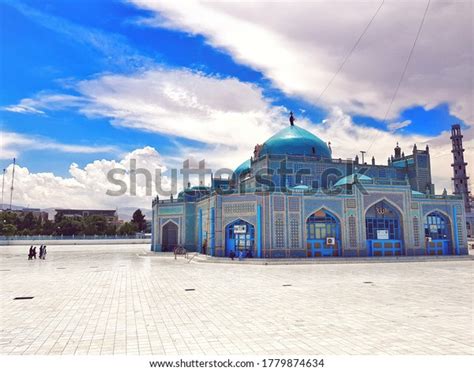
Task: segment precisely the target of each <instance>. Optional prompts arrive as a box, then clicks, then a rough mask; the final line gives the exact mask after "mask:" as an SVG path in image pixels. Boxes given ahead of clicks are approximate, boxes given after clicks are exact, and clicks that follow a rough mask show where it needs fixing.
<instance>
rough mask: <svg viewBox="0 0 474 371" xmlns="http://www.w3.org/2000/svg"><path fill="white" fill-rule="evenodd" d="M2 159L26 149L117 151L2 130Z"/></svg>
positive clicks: (16, 154)
mask: <svg viewBox="0 0 474 371" xmlns="http://www.w3.org/2000/svg"><path fill="white" fill-rule="evenodd" d="M1 134H2V140H1V142H0V144H1V151H0V159H11V158H13V157H18V155H19V154H20V153H22V152H26V151H38V150H40V151H44V150H56V151H59V152H67V153H110V152H113V153H116V152H117V151H118V149H117V148H116V147H114V146H84V145H77V144H66V143H58V142H56V141H54V140H52V139H49V138H44V137H39V136H32V135H25V134H19V133H14V132H9V131H2V132H1Z"/></svg>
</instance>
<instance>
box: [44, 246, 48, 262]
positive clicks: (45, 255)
mask: <svg viewBox="0 0 474 371" xmlns="http://www.w3.org/2000/svg"><path fill="white" fill-rule="evenodd" d="M46 253H47V251H46V245H43V260H45V259H46Z"/></svg>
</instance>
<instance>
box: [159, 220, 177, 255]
mask: <svg viewBox="0 0 474 371" xmlns="http://www.w3.org/2000/svg"><path fill="white" fill-rule="evenodd" d="M162 236H163V237H162V241H161V246H162V250H163V251H174V249H175V248H176V247H177V246H178V225H177V224H175V223H173V222H172V221H169V222H167V223H166V224H165V225H164V226H163V228H162Z"/></svg>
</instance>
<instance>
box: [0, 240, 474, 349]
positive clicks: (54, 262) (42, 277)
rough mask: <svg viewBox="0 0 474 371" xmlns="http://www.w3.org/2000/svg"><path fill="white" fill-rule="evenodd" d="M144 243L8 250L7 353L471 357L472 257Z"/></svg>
mask: <svg viewBox="0 0 474 371" xmlns="http://www.w3.org/2000/svg"><path fill="white" fill-rule="evenodd" d="M148 249H149V246H148V245H122V246H119V245H101V246H99V245H97V246H53V245H51V246H48V255H47V259H46V260H45V261H40V260H35V261H28V260H27V257H26V255H27V250H28V247H25V246H10V247H6V246H3V247H1V248H0V257H1V259H0V282H1V283H0V289H1V290H0V302H1V308H0V315H1V332H0V345H1V347H0V353H1V354H3V355H7V354H8V355H61V354H62V355H112V354H121V355H122V354H127V355H150V354H154V355H270V354H271V355H332V354H338V355H350V354H367V355H372V354H389V355H395V354H430V355H433V354H473V344H474V341H473V340H474V339H473V292H474V290H473V261H472V260H468V259H464V260H451V261H430V262H423V261H416V262H397V263H396V262H393V263H364V262H360V263H355V264H354V263H352V264H292V265H271V264H270V265H255V264H242V263H239V262H235V264H211V263H206V262H200V261H197V260H192V261H191V262H188V260H186V259H185V258H184V257H179V258H178V259H177V260H175V259H174V258H173V257H172V256H170V255H152V254H150V253H148ZM28 297H32V298H30V299H29V298H28ZM15 298H17V299H16V300H15Z"/></svg>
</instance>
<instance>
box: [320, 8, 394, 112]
mask: <svg viewBox="0 0 474 371" xmlns="http://www.w3.org/2000/svg"><path fill="white" fill-rule="evenodd" d="M384 2H385V0H382V2H381V3H380V5H379V7H378V8H377V10H376V11H375V13H374V15H373V16H372V18H371V19H370V21H369V23H367V25H366V26H365V28H364V30H363V31H362V33H361V34H360V36H359V38H358V39H357V41H356V42H355V44H354V45H353V46H352V49H351V50H350V51H349V53H348V54H347V55H346V57H345V58H344V60H343V61H342V63H341V65H340V66H339V68H338V69H337V71H336V72H335V73H334V75H333V76H332V77H331V79H330V80H329V82H328V83H327V85H326V87H325V88H324V89H323V90H322V91H321V93H320V94H319V96H318V98H317V99H316V102H315V103H317V102H319V100H320V99H321V97H322V96H323V95H324V93H325V92H326V90H328V88H329V86H330V85H331V84H332V82H333V81H334V79H335V78H336V76H337V75H338V74H339V72H341V70H342V68H343V67H344V65H345V64H346V62H347V61H348V60H349V58H350V56H351V55H352V53H353V52H354V50H356V48H357V46H358V45H359V43H360V41H361V40H362V38H363V37H364V35H365V34H366V32H367V30H368V29H369V27H370V25H371V24H372V22H373V21H374V19H375V17H377V14H379V11H380V9H381V8H382V5H383V4H384Z"/></svg>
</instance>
